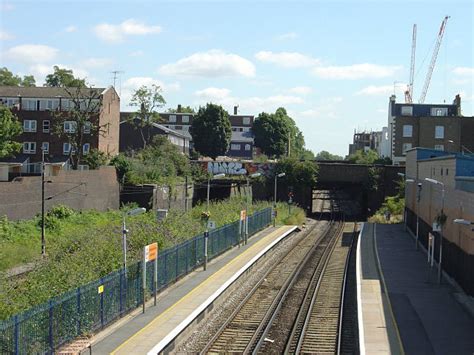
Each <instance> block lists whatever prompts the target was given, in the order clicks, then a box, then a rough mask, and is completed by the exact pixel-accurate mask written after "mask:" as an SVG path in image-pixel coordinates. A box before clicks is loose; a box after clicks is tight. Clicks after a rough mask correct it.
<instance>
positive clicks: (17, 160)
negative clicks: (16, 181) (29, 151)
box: [0, 154, 30, 165]
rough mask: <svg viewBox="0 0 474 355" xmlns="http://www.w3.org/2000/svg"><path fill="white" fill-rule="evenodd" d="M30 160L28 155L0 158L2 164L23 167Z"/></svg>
mask: <svg viewBox="0 0 474 355" xmlns="http://www.w3.org/2000/svg"><path fill="white" fill-rule="evenodd" d="M29 158H30V156H29V155H26V154H16V155H14V156H11V157H5V158H0V164H14V165H23V164H25V163H26V162H27V160H28V159H29Z"/></svg>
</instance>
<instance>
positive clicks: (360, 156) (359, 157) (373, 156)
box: [347, 149, 379, 165]
mask: <svg viewBox="0 0 474 355" xmlns="http://www.w3.org/2000/svg"><path fill="white" fill-rule="evenodd" d="M377 159H379V155H378V154H377V152H376V151H375V150H373V149H369V150H367V151H364V150H362V149H360V150H357V151H356V152H355V153H354V154H351V155H349V157H348V158H347V160H348V161H349V162H350V163H354V164H366V165H370V164H374V163H375V161H376V160H377Z"/></svg>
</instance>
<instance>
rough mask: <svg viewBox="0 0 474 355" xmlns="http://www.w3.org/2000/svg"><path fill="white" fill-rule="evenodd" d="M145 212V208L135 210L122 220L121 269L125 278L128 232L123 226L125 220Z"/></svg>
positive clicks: (125, 215)
mask: <svg viewBox="0 0 474 355" xmlns="http://www.w3.org/2000/svg"><path fill="white" fill-rule="evenodd" d="M145 212H146V208H143V207H139V208H135V209H133V210H130V211H128V212H127V213H125V214H124V215H123V218H122V249H123V269H124V273H125V278H126V275H127V234H128V232H129V230H128V229H127V226H126V224H125V218H126V217H131V216H136V215H139V214H142V213H145Z"/></svg>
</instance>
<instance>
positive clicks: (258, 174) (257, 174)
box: [249, 173, 262, 178]
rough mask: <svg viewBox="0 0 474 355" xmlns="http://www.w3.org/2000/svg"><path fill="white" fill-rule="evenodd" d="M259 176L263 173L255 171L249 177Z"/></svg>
mask: <svg viewBox="0 0 474 355" xmlns="http://www.w3.org/2000/svg"><path fill="white" fill-rule="evenodd" d="M259 176H262V174H260V173H253V174H250V175H249V177H251V178H256V177H259Z"/></svg>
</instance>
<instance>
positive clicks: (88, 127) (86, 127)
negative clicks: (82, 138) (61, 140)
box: [83, 122, 91, 134]
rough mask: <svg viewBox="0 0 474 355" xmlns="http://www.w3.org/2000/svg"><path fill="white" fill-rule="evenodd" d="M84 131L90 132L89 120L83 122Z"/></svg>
mask: <svg viewBox="0 0 474 355" xmlns="http://www.w3.org/2000/svg"><path fill="white" fill-rule="evenodd" d="M83 129H84V133H85V134H90V133H91V123H90V122H84V127H83Z"/></svg>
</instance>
